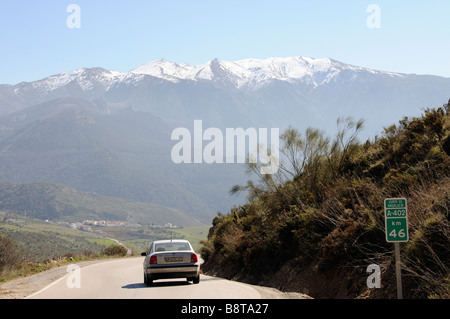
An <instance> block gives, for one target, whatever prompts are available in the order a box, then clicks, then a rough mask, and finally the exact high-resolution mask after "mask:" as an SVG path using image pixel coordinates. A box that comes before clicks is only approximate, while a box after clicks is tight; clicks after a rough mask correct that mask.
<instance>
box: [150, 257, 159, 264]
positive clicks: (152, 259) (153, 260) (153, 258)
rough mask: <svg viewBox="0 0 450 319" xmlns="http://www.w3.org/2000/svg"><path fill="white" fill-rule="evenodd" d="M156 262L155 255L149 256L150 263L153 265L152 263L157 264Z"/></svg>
mask: <svg viewBox="0 0 450 319" xmlns="http://www.w3.org/2000/svg"><path fill="white" fill-rule="evenodd" d="M157 263H158V261H157V260H156V256H151V257H150V265H154V264H157Z"/></svg>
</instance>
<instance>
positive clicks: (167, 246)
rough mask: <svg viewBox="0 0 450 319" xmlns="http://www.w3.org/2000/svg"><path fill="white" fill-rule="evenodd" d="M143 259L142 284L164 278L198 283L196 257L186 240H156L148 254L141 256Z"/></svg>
mask: <svg viewBox="0 0 450 319" xmlns="http://www.w3.org/2000/svg"><path fill="white" fill-rule="evenodd" d="M141 255H142V256H145V259H144V283H145V284H146V285H147V286H151V285H152V284H153V280H156V279H164V278H187V280H188V281H192V282H193V283H194V284H198V283H199V282H200V263H199V260H198V256H197V254H196V253H195V251H194V249H192V246H191V244H190V243H189V241H187V240H181V239H173V240H170V239H169V240H157V241H154V242H153V243H152V244H151V246H150V249H149V251H148V252H143V253H142V254H141Z"/></svg>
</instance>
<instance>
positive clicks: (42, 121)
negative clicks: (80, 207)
mask: <svg viewBox="0 0 450 319" xmlns="http://www.w3.org/2000/svg"><path fill="white" fill-rule="evenodd" d="M449 92H450V79H448V78H442V77H437V76H427V75H411V74H398V73H392V72H383V71H377V70H371V69H368V68H364V67H358V66H352V65H349V64H345V63H342V62H339V61H335V60H332V59H314V58H306V57H289V58H270V59H265V60H258V59H246V60H241V61H234V62H229V61H220V60H218V59H214V60H212V61H209V62H207V63H205V64H202V65H196V66H191V65H188V64H177V63H173V62H169V61H166V60H164V59H160V60H157V61H153V62H151V63H148V64H145V65H142V66H140V67H138V68H136V69H134V70H131V71H130V72H126V73H122V72H117V71H111V70H106V69H103V68H86V69H79V70H74V71H68V72H63V73H60V74H55V75H52V76H50V77H48V78H45V79H41V80H38V81H34V82H22V83H18V84H16V85H0V180H3V181H11V182H15V183H36V182H49V183H57V184H65V185H68V186H70V187H73V188H75V189H78V190H80V191H85V192H94V193H97V194H101V195H104V196H112V197H120V198H124V199H127V200H131V201H138V202H147V203H155V204H158V205H162V206H165V207H170V208H175V209H179V210H182V211H184V212H187V213H189V214H192V216H195V218H197V219H198V220H200V221H202V222H204V223H209V222H210V219H211V217H212V216H214V215H215V214H216V213H217V211H222V212H223V211H228V210H229V209H230V208H232V207H233V206H234V205H239V204H240V203H242V202H243V201H244V198H243V197H242V196H241V197H239V198H236V197H231V196H230V195H228V191H229V190H230V188H231V187H232V186H233V185H236V184H244V183H245V182H246V180H247V179H248V176H246V175H245V174H244V173H245V167H243V165H241V164H211V165H209V164H174V163H173V162H172V160H171V149H172V147H173V146H174V145H175V143H176V141H172V140H171V133H172V131H173V130H174V129H175V128H178V127H183V128H187V129H188V130H189V131H190V132H193V124H194V120H202V122H203V129H204V130H205V129H207V128H210V127H213V128H218V129H220V130H223V131H224V130H225V129H226V128H238V127H242V128H250V127H254V128H279V129H280V132H282V131H283V129H284V128H286V127H288V126H292V127H294V128H297V129H298V130H299V131H301V132H302V131H304V130H305V129H306V128H307V127H316V128H320V129H323V130H325V131H328V132H330V134H331V133H333V132H334V131H335V127H336V119H337V118H338V117H346V116H353V117H354V118H355V119H360V118H362V119H364V120H365V130H364V131H363V132H362V134H361V136H360V138H361V139H365V138H369V137H370V138H373V137H374V136H375V135H376V134H379V133H380V132H381V131H382V130H383V127H387V126H390V125H391V124H393V123H394V122H395V121H397V119H399V118H402V117H403V116H405V115H408V116H410V115H416V114H419V113H420V111H421V109H422V108H425V107H428V106H430V105H440V104H442V103H443V102H445V101H447V100H448V97H449V96H448V94H449ZM204 144H206V142H205V143H204Z"/></svg>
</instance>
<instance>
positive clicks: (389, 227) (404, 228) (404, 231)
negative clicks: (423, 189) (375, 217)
mask: <svg viewBox="0 0 450 319" xmlns="http://www.w3.org/2000/svg"><path fill="white" fill-rule="evenodd" d="M384 220H385V226H386V227H385V228H386V241H387V242H390V243H395V242H397V243H400V242H407V241H408V239H409V238H408V237H409V236H408V208H407V203H406V199H405V198H387V199H385V200H384Z"/></svg>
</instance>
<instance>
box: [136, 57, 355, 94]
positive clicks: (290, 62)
mask: <svg viewBox="0 0 450 319" xmlns="http://www.w3.org/2000/svg"><path fill="white" fill-rule="evenodd" d="M352 68H353V69H356V68H357V67H351V66H348V65H346V64H343V63H340V62H337V61H334V60H331V59H328V58H323V59H314V58H308V57H287V58H268V59H264V60H261V59H245V60H240V61H234V62H230V61H220V60H218V59H214V60H211V61H209V62H207V63H205V64H200V65H195V66H191V65H189V64H186V63H184V64H177V63H174V62H169V61H166V60H164V59H160V60H156V61H153V62H150V63H148V64H145V65H143V66H140V67H138V68H137V69H135V70H133V71H131V73H133V74H145V75H151V76H155V77H158V78H162V79H165V80H168V81H172V82H178V81H179V80H193V81H198V80H212V81H214V80H228V81H229V82H232V83H233V84H235V85H236V86H237V87H242V86H246V85H250V86H252V87H254V86H259V85H260V84H262V83H264V82H267V81H270V80H279V81H289V82H294V81H303V82H307V83H310V84H312V85H314V86H318V85H321V84H323V83H325V82H327V81H329V80H331V79H332V78H333V77H334V76H336V75H337V74H338V73H339V72H341V71H342V70H344V69H352ZM359 69H362V68H359Z"/></svg>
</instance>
